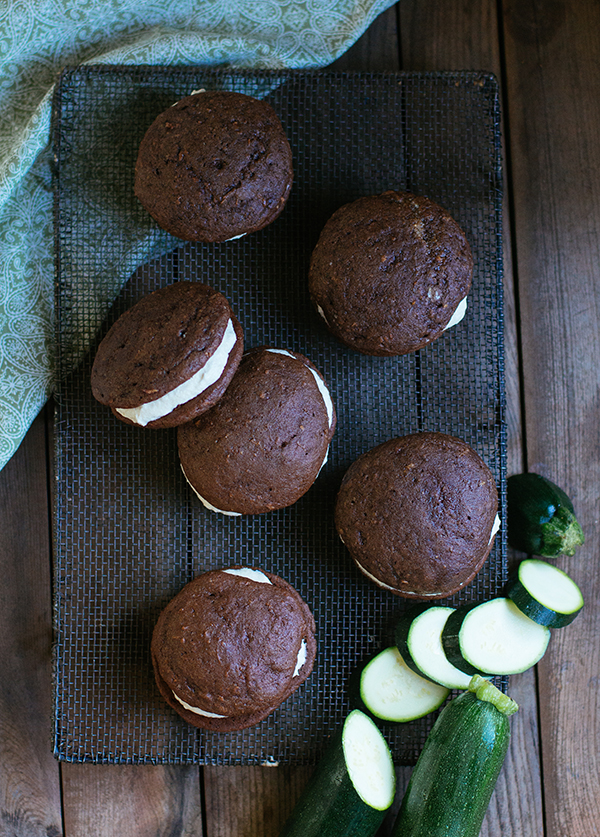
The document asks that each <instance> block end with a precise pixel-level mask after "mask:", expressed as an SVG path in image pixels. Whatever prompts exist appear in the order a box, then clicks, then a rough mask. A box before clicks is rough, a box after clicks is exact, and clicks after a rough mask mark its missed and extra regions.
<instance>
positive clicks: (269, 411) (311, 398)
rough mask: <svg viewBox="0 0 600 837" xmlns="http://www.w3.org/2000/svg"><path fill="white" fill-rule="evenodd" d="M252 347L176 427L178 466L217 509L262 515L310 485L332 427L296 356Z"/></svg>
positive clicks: (301, 360) (310, 378) (306, 362)
mask: <svg viewBox="0 0 600 837" xmlns="http://www.w3.org/2000/svg"><path fill="white" fill-rule="evenodd" d="M290 354H292V355H293V357H288V355H286V354H280V353H279V352H274V351H272V350H269V349H268V348H262V347H261V348H258V349H253V350H252V351H250V352H247V353H246V354H245V355H244V357H243V358H242V362H241V363H240V366H239V369H238V371H237V372H236V374H235V376H234V378H233V380H232V381H231V384H230V385H229V387H228V389H227V392H226V393H225V394H224V396H223V398H221V400H220V401H219V403H218V404H217V405H216V406H215V407H214V408H213V409H212V410H210V412H208V413H205V414H204V415H203V416H200V417H199V418H198V419H197V420H196V421H194V422H192V423H190V424H187V425H185V426H182V427H180V428H179V429H178V432H177V441H178V446H179V458H180V461H181V466H182V468H183V472H184V474H185V476H186V478H187V480H188V482H189V483H190V484H191V485H192V487H193V488H194V489H195V490H196V492H197V493H198V494H199V495H201V496H202V497H203V498H204V499H205V500H207V501H208V502H209V503H210V504H211V505H212V506H214V507H215V508H217V509H220V510H221V511H230V512H238V513H241V514H262V513H264V512H268V511H273V510H274V509H280V508H284V507H285V506H289V505H291V504H292V503H295V502H296V500H298V499H299V498H300V497H301V496H302V495H303V494H305V493H306V491H308V489H309V488H310V486H311V485H312V484H313V483H314V481H315V480H316V478H317V475H318V473H319V471H320V469H321V466H322V464H323V461H324V459H325V456H326V453H327V448H328V446H329V442H330V441H331V438H332V436H333V433H334V430H335V411H334V413H333V419H332V422H331V424H330V423H329V419H328V415H327V409H326V406H325V402H324V400H323V397H322V395H321V393H320V392H319V390H318V387H317V384H316V382H315V379H314V377H313V374H312V373H311V372H310V369H314V370H315V371H316V372H317V374H319V375H320V373H318V370H316V368H315V367H314V365H313V364H312V363H311V362H310V361H309V360H308V359H307V358H305V357H304V356H303V355H301V354H299V353H298V352H291V353H290Z"/></svg>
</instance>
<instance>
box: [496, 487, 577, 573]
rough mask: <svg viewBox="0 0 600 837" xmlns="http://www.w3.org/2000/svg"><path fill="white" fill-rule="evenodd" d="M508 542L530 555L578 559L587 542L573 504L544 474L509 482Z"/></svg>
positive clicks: (507, 490) (514, 547)
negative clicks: (578, 552)
mask: <svg viewBox="0 0 600 837" xmlns="http://www.w3.org/2000/svg"><path fill="white" fill-rule="evenodd" d="M506 492H507V510H508V542H509V544H510V545H511V546H512V547H513V549H520V550H521V551H522V552H528V553H529V554H530V555H542V556H543V557H544V558H554V557H556V556H557V555H560V554H561V553H563V554H564V555H574V554H575V549H576V548H577V547H578V546H580V545H581V544H582V543H584V541H585V538H584V534H583V530H582V528H581V526H580V525H579V521H578V520H577V518H576V517H575V511H574V509H573V503H572V502H571V500H570V499H569V497H568V496H567V494H565V492H564V491H563V490H562V488H559V486H558V485H555V484H554V483H553V482H551V481H550V480H548V479H546V477H542V476H541V475H540V474H534V473H531V472H530V473H527V474H513V476H511V477H509V478H508V480H507V481H506Z"/></svg>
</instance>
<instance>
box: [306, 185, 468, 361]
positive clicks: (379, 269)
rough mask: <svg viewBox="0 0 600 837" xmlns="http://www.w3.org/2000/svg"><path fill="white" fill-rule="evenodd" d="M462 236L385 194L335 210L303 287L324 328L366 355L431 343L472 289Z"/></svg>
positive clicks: (413, 200)
mask: <svg viewBox="0 0 600 837" xmlns="http://www.w3.org/2000/svg"><path fill="white" fill-rule="evenodd" d="M472 271H473V257H472V254H471V248H470V247H469V243H468V241H467V239H466V238H465V234H464V233H463V231H462V230H461V228H460V227H459V226H458V224H457V223H456V221H454V219H453V218H452V217H451V216H450V215H449V214H448V212H446V210H445V209H443V208H442V207H441V206H439V205H438V204H436V203H434V202H433V201H431V200H429V199H428V198H425V197H418V196H416V195H413V194H410V193H409V192H393V191H389V192H384V193H383V194H382V195H372V196H370V197H364V198H359V199H358V200H356V201H353V202H352V203H349V204H346V205H345V206H342V207H341V208H340V209H338V210H337V212H335V213H334V214H333V215H332V216H331V218H330V219H329V220H328V222H327V223H326V225H325V227H324V228H323V230H322V232H321V235H320V237H319V240H318V242H317V245H316V247H315V249H314V251H313V254H312V257H311V263H310V270H309V290H310V295H311V299H312V301H313V304H314V305H315V307H317V309H320V313H322V316H323V317H324V319H325V321H326V323H327V326H328V328H329V330H330V331H331V332H332V333H333V334H334V335H335V336H336V337H337V338H338V339H339V340H341V341H342V342H344V343H345V344H346V345H348V346H350V347H351V348H353V349H356V350H358V351H360V352H363V353H365V354H371V355H403V354H407V353H408V352H413V351H415V350H416V349H420V348H422V347H423V346H425V345H427V344H428V343H430V342H431V341H432V340H435V339H436V338H437V337H439V336H440V334H442V332H443V330H444V328H445V327H446V326H447V325H448V323H449V321H450V319H451V317H452V314H453V313H454V311H455V309H456V307H457V306H458V303H459V302H460V301H461V300H462V299H464V297H466V295H467V293H468V291H469V288H470V286H471V276H472Z"/></svg>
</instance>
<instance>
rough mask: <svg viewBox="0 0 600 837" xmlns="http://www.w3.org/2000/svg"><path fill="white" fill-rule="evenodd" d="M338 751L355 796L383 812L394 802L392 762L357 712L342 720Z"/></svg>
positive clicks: (379, 736) (366, 720) (373, 730)
mask: <svg viewBox="0 0 600 837" xmlns="http://www.w3.org/2000/svg"><path fill="white" fill-rule="evenodd" d="M342 749H343V751H344V760H345V762H346V770H347V771H348V776H349V777H350V781H351V782H352V785H353V787H354V790H355V791H356V793H357V794H358V795H359V797H360V798H361V799H362V801H363V802H364V803H365V805H368V806H369V808H374V809H375V810H376V811H387V809H388V808H389V807H390V805H391V804H392V802H393V801H394V792H395V773H394V763H393V761H392V756H391V754H390V750H389V747H388V745H387V743H386V741H385V738H384V737H383V735H382V734H381V732H380V730H379V729H378V728H377V727H376V726H375V724H374V723H373V721H372V720H371V719H370V718H369V717H367V715H365V714H364V713H363V712H361V711H360V710H358V709H355V710H353V711H352V712H351V713H350V714H349V715H348V717H347V718H346V722H345V724H344V727H343V730H342Z"/></svg>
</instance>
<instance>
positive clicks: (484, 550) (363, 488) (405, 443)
mask: <svg viewBox="0 0 600 837" xmlns="http://www.w3.org/2000/svg"><path fill="white" fill-rule="evenodd" d="M497 512H498V492H497V490H496V485H495V482H494V478H493V476H492V474H491V472H490V470H489V468H488V467H487V465H486V464H485V462H483V460H482V459H481V458H480V457H479V455H478V454H477V453H476V452H475V451H474V450H473V449H472V448H471V447H470V446H469V445H467V444H466V442H463V441H462V440H461V439H456V438H455V437H454V436H448V435H446V434H444V433H415V434H411V435H409V436H402V437H400V438H397V439H391V440H390V441H388V442H384V443H383V444H381V445H378V446H377V447H375V448H372V449H371V450H369V451H367V452H366V453H364V454H363V455H362V456H360V457H359V458H358V459H357V460H356V461H355V462H354V463H353V464H352V465H351V466H350V468H349V469H348V470H347V472H346V474H345V475H344V478H343V480H342V484H341V487H340V490H339V493H338V497H337V501H336V509H335V525H336V528H337V530H338V533H339V535H340V538H341V539H342V541H343V542H344V544H345V545H346V547H347V549H348V551H349V552H350V555H351V556H352V558H353V559H354V562H355V563H356V565H357V566H358V568H359V569H360V570H361V572H363V573H364V575H366V576H367V577H368V578H370V579H371V580H372V581H374V582H375V583H376V584H378V585H379V586H380V587H383V588H384V589H386V590H390V591H391V592H392V593H395V594H397V595H399V596H404V597H405V598H410V599H439V598H443V597H445V596H451V595H453V594H454V593H456V592H458V591H459V590H460V589H462V588H463V587H464V586H465V585H466V584H468V583H469V582H470V581H472V579H473V578H474V577H475V575H476V574H477V573H478V572H479V570H480V569H481V567H482V565H483V563H484V561H485V559H486V558H487V556H488V554H489V552H490V550H491V548H492V544H493V540H494V535H495V533H496V530H497V527H498V526H499V519H498V516H497Z"/></svg>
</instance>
